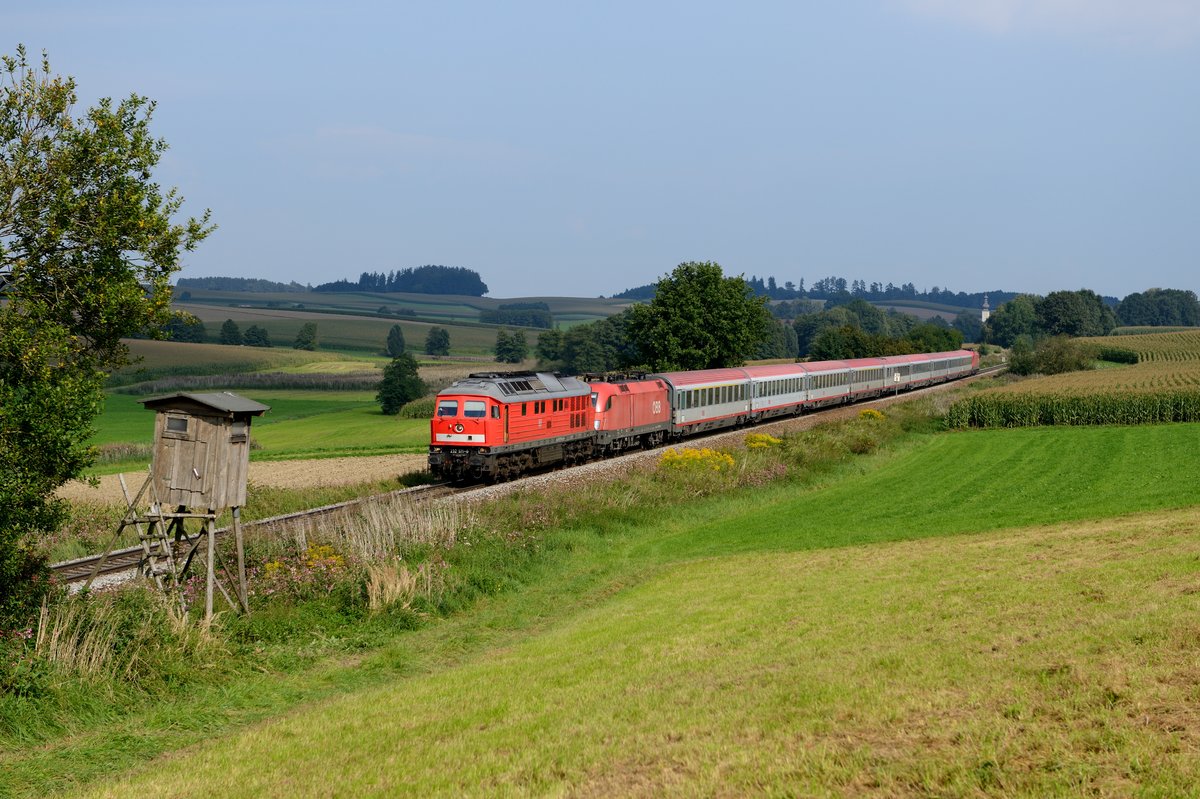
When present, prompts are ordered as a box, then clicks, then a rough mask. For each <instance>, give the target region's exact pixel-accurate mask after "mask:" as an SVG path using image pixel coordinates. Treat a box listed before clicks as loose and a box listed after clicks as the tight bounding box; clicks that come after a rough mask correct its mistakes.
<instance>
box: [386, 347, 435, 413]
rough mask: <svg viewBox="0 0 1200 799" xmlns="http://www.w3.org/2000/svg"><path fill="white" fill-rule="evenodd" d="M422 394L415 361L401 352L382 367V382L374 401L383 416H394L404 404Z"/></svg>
mask: <svg viewBox="0 0 1200 799" xmlns="http://www.w3.org/2000/svg"><path fill="white" fill-rule="evenodd" d="M424 394H425V383H424V381H422V380H421V378H420V377H418V376H417V360H416V359H415V358H413V356H411V355H409V354H408V353H407V352H402V353H400V354H399V355H397V356H396V357H394V358H392V362H391V363H389V364H388V365H387V366H385V367H383V381H382V382H381V383H380V384H379V392H378V393H377V394H376V395H375V401H376V402H378V403H379V408H380V410H382V411H383V413H384V414H385V415H387V416H394V415H395V414H397V413H399V412H400V409H401V408H402V407H404V405H405V404H406V403H409V402H412V401H413V400H415V399H418V398H419V397H422V396H424Z"/></svg>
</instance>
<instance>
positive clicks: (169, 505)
mask: <svg viewBox="0 0 1200 799" xmlns="http://www.w3.org/2000/svg"><path fill="white" fill-rule="evenodd" d="M141 403H142V404H143V405H144V406H146V408H147V409H149V410H152V411H156V413H157V415H156V416H155V422H154V460H153V461H152V463H151V465H150V473H149V474H148V475H147V476H146V481H145V482H144V483H143V484H142V488H141V490H140V491H138V492H137V494H136V495H135V496H133V497H130V496H129V492H128V491H127V490H126V488H125V477H124V475H118V476H119V477H120V478H121V490H122V491H124V492H125V501H126V502H127V503H128V509H127V510H126V511H125V516H124V518H123V519H122V520H121V524H120V526H118V527H117V532H116V534H115V535H114V536H113V538H112V541H111V542H110V543H109V552H111V551H112V547H113V546H114V545H115V544H116V542H117V540H118V539H119V538H120V536H121V531H122V530H124V529H125V528H126V527H134V528H135V529H136V530H137V531H138V537H139V538H140V539H141V542H142V552H143V555H142V560H141V564H140V566H139V567H138V568H139V571H141V573H142V574H144V575H145V576H147V577H149V578H151V579H152V580H154V582H155V583H157V584H158V586H159V587H160V588H163V589H166V590H169V591H172V592H173V593H175V595H176V597H177V598H178V601H179V606H180V608H181V609H182V610H184V611H186V609H187V603H186V601H185V599H184V593H183V583H184V580H185V579H186V577H187V575H188V574H189V572H190V569H191V566H192V561H193V559H195V558H196V556H197V555H200V557H201V560H202V561H203V562H204V564H205V572H206V574H205V577H206V579H205V591H204V616H205V618H206V619H211V618H212V615H213V592H214V589H215V590H217V591H220V592H221V595H222V596H224V597H225V600H226V601H227V602H229V605H230V606H231V607H233V608H235V609H237V608H238V607H240V608H241V610H242V611H244V612H247V613H248V612H249V611H250V604H249V601H248V592H247V588H246V558H245V551H244V547H243V542H242V527H241V509H242V506H243V505H245V504H246V472H247V471H248V470H249V466H250V420H251V419H252V418H254V417H255V416H261V415H262V414H263V413H265V412H266V411H269V410H270V408H269V407H268V406H266V405H263V404H261V403H258V402H255V401H254V400H249V399H246V398H245V397H239V396H238V395H237V394H231V393H229V392H228V391H222V392H215V393H208V394H172V395H170V396H165V397H153V398H151V399H147V400H142V401H141ZM147 495H148V497H149V500H150V505H149V509H148V510H147V511H145V512H141V511H140V510H139V509H138V503H139V502H141V500H142V497H145V496H147ZM226 508H233V533H234V538H235V543H236V547H237V563H236V571H234V569H232V568H229V569H227V568H225V566H224V564H223V563H221V565H220V569H218V562H219V561H221V555H220V552H219V551H218V550H217V547H216V536H217V532H218V531H217V529H216V522H217V517H218V515H220V513H221V511H223V510H225V509H226ZM191 521H198V522H199V523H200V529H199V531H197V532H196V533H195V534H189V533H188V531H187V524H188V523H189V522H191ZM202 544H206V545H207V546H206V547H205V549H206V550H207V552H206V553H205V551H204V550H202V549H201V545H202ZM107 557H108V556H107V555H105V556H104V558H101V559H100V560H99V562H97V564H96V566H95V568H94V569H93V570H92V575H91V577H89V578H88V581H87V583H86V584H85V585H84V588H87V587H89V586H90V585H91V584H92V580H94V579H95V578H96V575H97V574H98V573H99V571H100V568H101V567H102V566H103V565H104V561H105V559H106V558H107ZM180 561H182V563H180ZM219 571H224V572H225V574H226V575H227V577H228V579H229V580H230V581H236V586H235V588H234V593H233V594H230V592H229V591H228V590H227V589H226V588H225V585H224V584H223V583H222V578H221V577H220V576H219V574H218V572H219Z"/></svg>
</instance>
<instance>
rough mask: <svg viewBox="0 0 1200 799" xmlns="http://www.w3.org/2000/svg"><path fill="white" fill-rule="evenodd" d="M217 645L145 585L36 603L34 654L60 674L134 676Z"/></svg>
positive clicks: (214, 651) (213, 650)
mask: <svg viewBox="0 0 1200 799" xmlns="http://www.w3.org/2000/svg"><path fill="white" fill-rule="evenodd" d="M220 652H221V646H220V643H219V641H218V639H217V637H216V636H215V635H214V634H213V633H212V631H211V630H210V629H209V628H208V627H207V625H196V624H189V623H188V619H187V617H186V616H184V615H183V614H182V613H181V612H180V611H179V609H178V608H177V607H176V606H175V604H174V603H173V602H172V601H171V600H170V598H169V597H167V596H166V595H164V594H161V593H159V592H157V591H153V590H151V589H149V588H141V589H125V590H123V591H120V592H109V593H98V594H90V595H82V596H81V595H74V596H70V597H62V598H60V599H58V600H56V601H53V602H47V603H44V604H43V605H42V610H41V613H40V616H39V619H38V625H37V635H36V637H35V639H34V654H35V656H36V657H38V658H40V659H42V660H44V661H45V662H46V663H49V664H51V665H53V666H54V667H55V669H56V670H58V671H59V672H60V673H62V674H67V675H72V676H76V677H80V678H83V679H85V680H89V681H94V682H99V681H108V680H121V681H129V680H138V679H140V678H142V677H145V676H147V673H148V672H153V671H154V670H155V668H156V667H155V664H156V663H161V662H163V661H164V660H172V661H174V660H189V661H190V660H195V659H197V658H199V659H201V660H209V659H211V658H213V657H215V656H218V655H219V654H220Z"/></svg>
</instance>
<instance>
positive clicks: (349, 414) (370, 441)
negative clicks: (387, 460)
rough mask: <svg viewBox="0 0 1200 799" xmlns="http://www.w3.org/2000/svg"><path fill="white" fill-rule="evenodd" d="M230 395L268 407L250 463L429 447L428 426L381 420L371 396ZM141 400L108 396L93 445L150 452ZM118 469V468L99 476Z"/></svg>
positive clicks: (150, 417)
mask: <svg viewBox="0 0 1200 799" xmlns="http://www.w3.org/2000/svg"><path fill="white" fill-rule="evenodd" d="M230 390H232V391H235V392H236V393H239V394H241V395H242V396H245V397H247V398H249V399H252V400H254V401H256V402H261V403H263V404H264V405H269V406H270V407H271V410H270V411H268V412H267V413H265V414H264V415H263V416H261V417H258V418H256V419H255V420H254V422H253V424H252V428H251V432H252V437H253V439H254V442H255V446H254V448H253V450H252V452H251V458H252V459H253V460H278V459H289V458H310V457H329V456H334V455H338V456H342V455H373V454H384V453H420V452H424V451H425V450H426V449H427V448H428V446H429V422H428V420H424V419H402V418H398V417H395V416H391V417H389V416H384V415H383V414H382V413H381V412H380V410H379V404H378V403H377V402H376V401H375V392H373V391H308V390H296V391H278V390H271V389H251V390H239V389H238V388H236V386H234V387H232V388H231V389H230ZM143 399H146V398H145V397H139V396H133V395H129V394H116V393H109V394H108V395H107V398H106V402H105V408H104V413H103V414H102V415H101V417H100V419H99V421H98V423H97V433H96V436H95V438H94V439H93V441H94V443H96V444H99V445H105V444H125V443H132V444H145V445H147V446H148V445H149V444H150V443H151V441H152V440H153V438H154V414H153V413H151V412H150V411H147V410H146V409H145V408H144V407H143V406H142V405H141V403H140V400H143ZM122 468H123V467H122V464H120V463H118V464H114V465H111V466H105V467H102V470H104V471H120V470H121V469H122Z"/></svg>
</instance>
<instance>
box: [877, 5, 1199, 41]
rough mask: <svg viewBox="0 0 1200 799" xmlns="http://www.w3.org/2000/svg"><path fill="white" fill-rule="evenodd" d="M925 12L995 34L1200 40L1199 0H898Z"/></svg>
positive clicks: (1115, 39)
mask: <svg viewBox="0 0 1200 799" xmlns="http://www.w3.org/2000/svg"><path fill="white" fill-rule="evenodd" d="M899 3H900V5H901V6H903V7H905V8H907V9H909V10H910V11H913V12H915V13H918V14H921V15H923V16H927V17H940V18H945V19H950V20H954V21H957V22H962V23H965V24H967V25H970V26H971V27H974V28H979V29H981V30H985V31H988V32H991V33H994V34H998V35H999V34H1007V33H1020V32H1025V31H1037V32H1049V33H1059V34H1067V35H1083V36H1088V37H1097V38H1102V39H1106V40H1111V41H1118V42H1122V43H1129V44H1139V45H1152V46H1165V47H1181V46H1186V45H1190V44H1194V43H1195V42H1196V41H1197V40H1198V39H1200V2H1196V0H899Z"/></svg>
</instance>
